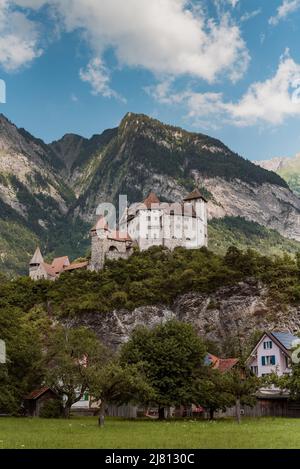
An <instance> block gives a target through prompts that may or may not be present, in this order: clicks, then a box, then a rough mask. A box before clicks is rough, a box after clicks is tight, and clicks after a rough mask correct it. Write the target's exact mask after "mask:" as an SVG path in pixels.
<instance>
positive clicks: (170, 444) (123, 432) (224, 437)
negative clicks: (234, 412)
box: [0, 417, 300, 450]
mask: <svg viewBox="0 0 300 469" xmlns="http://www.w3.org/2000/svg"><path fill="white" fill-rule="evenodd" d="M0 448H1V449H20V450H23V449H35V448H44V449H52V448H53V449H54V448H58V449H71V448H77V449H86V448H90V449H97V448H99V449H100V448H105V449H127V448H129V449H140V448H145V449H188V448H206V449H210V448H226V449H227V448H228V449H229V448H300V420H299V419H286V418H261V419H244V420H243V422H242V423H241V425H238V424H237V423H236V422H235V421H233V420H220V421H213V422H208V421H201V420H200V421H199V420H198V421H196V420H175V421H165V422H159V421H144V420H140V421H129V420H120V419H111V418H110V419H107V421H106V425H105V427H104V428H99V427H98V425H97V419H95V418H91V417H90V418H72V419H71V420H62V419H61V420H43V419H21V418H1V419H0Z"/></svg>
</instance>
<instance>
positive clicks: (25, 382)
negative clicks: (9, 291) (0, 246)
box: [0, 294, 43, 413]
mask: <svg viewBox="0 0 300 469" xmlns="http://www.w3.org/2000/svg"><path fill="white" fill-rule="evenodd" d="M42 322H43V319H42V318H41V316H40V317H39V319H37V318H36V317H35V316H34V315H29V314H28V315H26V314H24V313H23V312H22V310H21V309H19V308H17V307H11V306H8V305H5V298H4V299H2V298H1V294H0V337H1V339H2V340H4V341H5V344H6V354H7V362H6V364H3V365H0V373H1V375H0V376H1V386H0V413H1V412H4V413H5V412H9V413H16V412H18V410H19V409H20V406H21V402H22V399H23V397H24V396H25V395H26V394H27V393H29V392H31V391H32V390H33V389H35V388H37V387H39V386H40V385H41V383H42V378H43V366H42V342H43V336H42V335H43V334H42V332H41V329H40V326H41V323H42Z"/></svg>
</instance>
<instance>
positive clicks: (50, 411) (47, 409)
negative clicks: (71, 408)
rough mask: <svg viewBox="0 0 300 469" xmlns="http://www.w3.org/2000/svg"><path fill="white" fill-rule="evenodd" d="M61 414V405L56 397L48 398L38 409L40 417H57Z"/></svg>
mask: <svg viewBox="0 0 300 469" xmlns="http://www.w3.org/2000/svg"><path fill="white" fill-rule="evenodd" d="M61 415H62V405H61V402H60V400H58V399H49V400H48V401H46V402H45V404H44V405H43V407H42V409H41V411H40V417H41V418H42V419H58V418H59V417H61Z"/></svg>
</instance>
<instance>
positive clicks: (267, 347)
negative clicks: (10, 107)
mask: <svg viewBox="0 0 300 469" xmlns="http://www.w3.org/2000/svg"><path fill="white" fill-rule="evenodd" d="M272 347H273V343H272V341H271V340H267V341H265V342H264V350H271V348H272Z"/></svg>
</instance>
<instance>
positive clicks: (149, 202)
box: [143, 192, 160, 210]
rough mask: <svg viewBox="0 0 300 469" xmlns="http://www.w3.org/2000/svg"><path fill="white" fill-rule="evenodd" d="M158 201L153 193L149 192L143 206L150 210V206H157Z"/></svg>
mask: <svg viewBox="0 0 300 469" xmlns="http://www.w3.org/2000/svg"><path fill="white" fill-rule="evenodd" d="M159 203H160V200H159V198H158V197H157V195H156V194H154V192H150V194H149V195H148V197H147V198H146V199H145V200H144V202H143V204H144V205H146V207H147V208H148V209H149V210H150V209H151V206H152V205H154V204H159Z"/></svg>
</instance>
